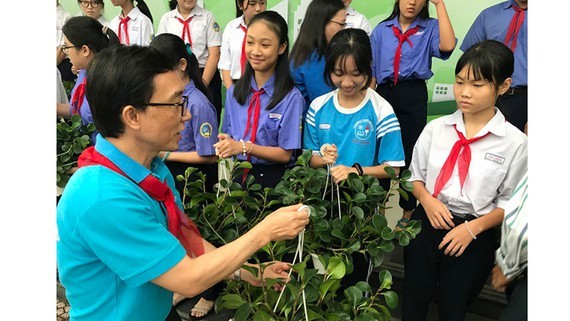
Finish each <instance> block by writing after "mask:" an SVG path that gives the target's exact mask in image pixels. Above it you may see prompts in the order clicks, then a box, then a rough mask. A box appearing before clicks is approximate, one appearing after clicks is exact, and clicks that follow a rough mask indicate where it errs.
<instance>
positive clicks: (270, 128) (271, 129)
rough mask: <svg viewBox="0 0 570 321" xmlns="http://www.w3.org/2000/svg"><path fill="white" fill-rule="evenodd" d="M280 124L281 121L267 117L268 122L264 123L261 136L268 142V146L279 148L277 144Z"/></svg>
mask: <svg viewBox="0 0 570 321" xmlns="http://www.w3.org/2000/svg"><path fill="white" fill-rule="evenodd" d="M280 123H281V120H280V119H278V118H269V116H267V119H266V121H265V122H264V123H263V126H262V127H261V132H260V134H262V135H263V138H264V140H266V141H267V143H268V146H274V147H279V146H277V142H278V139H279V125H280Z"/></svg>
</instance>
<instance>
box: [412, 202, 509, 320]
mask: <svg viewBox="0 0 570 321" xmlns="http://www.w3.org/2000/svg"><path fill="white" fill-rule="evenodd" d="M412 219H415V220H421V222H422V231H421V232H420V233H419V234H418V235H417V237H416V238H415V239H413V240H411V241H410V244H409V245H408V246H406V247H404V274H405V277H404V295H403V306H402V321H425V320H426V316H427V311H428V306H429V304H430V302H431V301H432V298H433V296H434V295H436V296H437V299H438V310H439V320H440V321H463V320H464V319H465V313H466V311H467V308H468V307H469V305H470V304H471V303H473V302H474V301H475V300H476V299H477V297H478V296H479V293H480V292H481V290H482V289H483V286H484V285H485V282H486V281H487V278H488V277H489V273H491V269H492V268H493V264H494V261H495V257H494V254H495V250H496V249H497V245H498V244H497V240H496V237H495V233H494V230H493V229H489V230H487V231H485V232H483V233H480V234H479V235H478V236H477V239H476V240H473V241H472V242H471V243H470V244H469V246H468V247H467V249H465V251H464V252H463V254H462V255H461V256H459V257H455V256H449V255H445V254H443V252H444V250H445V247H444V248H443V249H441V250H439V249H438V246H439V244H440V243H441V240H442V239H443V237H444V236H445V234H447V232H448V231H447V230H438V229H434V228H433V227H432V226H431V224H430V222H429V220H428V218H427V216H426V214H425V210H424V208H423V206H422V205H421V204H420V205H418V207H416V209H415V210H414V213H413V214H412ZM453 222H454V224H455V226H458V225H460V224H463V223H464V222H465V220H464V219H459V218H454V219H453Z"/></svg>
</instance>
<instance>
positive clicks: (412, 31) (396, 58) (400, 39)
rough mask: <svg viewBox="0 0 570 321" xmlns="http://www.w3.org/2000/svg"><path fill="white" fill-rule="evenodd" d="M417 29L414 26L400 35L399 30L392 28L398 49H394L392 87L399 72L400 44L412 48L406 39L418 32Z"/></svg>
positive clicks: (417, 27)
mask: <svg viewBox="0 0 570 321" xmlns="http://www.w3.org/2000/svg"><path fill="white" fill-rule="evenodd" d="M419 28H420V26H415V27H413V28H410V29H408V30H406V32H405V33H403V34H402V31H400V28H398V27H396V26H392V31H393V32H394V36H396V38H398V47H397V48H396V54H395V55H394V85H395V84H396V83H397V82H398V72H399V71H400V55H401V54H402V44H403V43H404V42H406V41H407V42H408V43H409V44H410V47H413V46H414V45H413V44H412V42H411V41H410V39H408V38H409V37H410V36H412V35H414V34H415V33H416V32H418V29H419Z"/></svg>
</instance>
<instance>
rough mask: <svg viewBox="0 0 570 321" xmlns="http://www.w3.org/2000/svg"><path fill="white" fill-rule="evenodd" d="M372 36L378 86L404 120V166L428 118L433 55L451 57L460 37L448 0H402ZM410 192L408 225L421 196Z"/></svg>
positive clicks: (402, 201)
mask: <svg viewBox="0 0 570 321" xmlns="http://www.w3.org/2000/svg"><path fill="white" fill-rule="evenodd" d="M430 2H431V3H433V4H434V5H435V8H436V12H437V19H433V18H430V17H429V10H428V6H429V3H430ZM370 41H371V43H372V56H373V75H374V79H373V84H372V88H376V91H377V92H378V93H379V94H380V96H382V97H384V98H385V99H386V100H387V101H388V102H389V103H390V104H391V105H392V107H394V112H395V113H396V116H397V117H398V121H399V122H400V125H401V126H402V141H403V144H404V153H405V155H406V167H404V168H402V170H404V169H405V168H408V167H409V165H410V162H411V159H412V149H413V148H414V144H415V143H416V140H417V139H418V137H419V135H420V133H421V132H422V129H423V128H424V127H425V125H426V123H427V103H428V93H427V86H426V81H427V80H428V79H430V78H431V77H432V76H433V72H432V70H431V60H432V58H433V57H437V58H440V59H443V60H447V59H448V58H449V57H450V56H451V53H452V51H453V49H454V48H455V45H456V42H457V39H456V38H455V33H454V31H453V27H452V26H451V21H450V20H449V16H448V15H447V9H446V8H445V4H444V2H443V0H429V1H428V0H398V1H396V3H395V4H394V9H393V11H392V13H391V14H390V16H389V17H388V18H386V19H385V20H384V21H382V22H381V23H379V24H378V25H377V26H376V28H374V30H373V31H372V35H371V36H370ZM375 84H377V86H376V85H375ZM388 184H389V182H387V181H384V182H383V184H382V185H383V186H384V187H385V188H387V187H388V186H389V185H388ZM408 195H409V198H408V200H405V199H404V198H403V197H400V201H399V205H400V207H401V208H402V209H403V214H402V218H401V220H400V221H399V222H398V227H403V226H405V224H406V223H407V222H408V221H409V218H410V216H411V215H412V211H413V209H414V208H415V207H416V205H417V200H416V198H415V197H414V196H413V195H411V193H408Z"/></svg>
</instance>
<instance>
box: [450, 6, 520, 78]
mask: <svg viewBox="0 0 570 321" xmlns="http://www.w3.org/2000/svg"><path fill="white" fill-rule="evenodd" d="M513 5H516V2H515V0H509V1H505V2H501V3H499V4H496V5H493V6H491V7H489V8H487V9H485V10H483V11H481V13H480V14H479V16H477V18H476V19H475V21H474V22H473V24H472V25H471V27H470V28H469V31H467V34H466V35H465V38H463V42H462V43H461V46H460V47H459V49H461V51H466V50H467V49H469V48H470V47H471V46H473V45H474V44H476V43H478V42H479V41H482V40H485V39H489V40H497V41H500V42H503V43H504V41H505V38H506V36H507V30H508V29H509V24H510V23H511V19H512V18H513V15H514V14H515V10H514V9H513V8H512V7H513ZM517 6H518V5H517ZM527 17H528V11H525V18H524V21H523V24H522V26H521V29H520V31H519V36H518V39H517V47H516V48H515V52H514V56H515V69H514V71H513V77H512V78H513V82H512V84H511V87H517V86H526V85H527V84H528V70H527V66H528V56H527V49H528V23H527V22H528V18H527Z"/></svg>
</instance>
